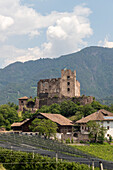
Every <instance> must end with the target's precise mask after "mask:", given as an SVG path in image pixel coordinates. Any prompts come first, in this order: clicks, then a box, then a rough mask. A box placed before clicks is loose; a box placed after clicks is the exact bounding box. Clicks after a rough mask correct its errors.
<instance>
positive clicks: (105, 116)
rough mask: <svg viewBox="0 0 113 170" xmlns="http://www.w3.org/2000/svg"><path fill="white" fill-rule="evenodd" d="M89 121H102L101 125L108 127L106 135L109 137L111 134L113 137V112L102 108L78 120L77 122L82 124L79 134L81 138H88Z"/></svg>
mask: <svg viewBox="0 0 113 170" xmlns="http://www.w3.org/2000/svg"><path fill="white" fill-rule="evenodd" d="M89 121H96V122H98V123H101V125H102V126H103V127H105V128H106V129H107V132H106V134H105V137H107V138H109V136H110V135H111V136H112V137H113V113H111V112H109V111H107V110H104V109H101V110H99V111H97V112H95V113H92V114H91V115H89V116H86V117H84V118H82V119H80V120H78V121H76V123H77V124H79V125H80V133H79V134H78V137H79V139H80V140H84V139H85V140H87V139H88V133H89V132H88V127H87V125H86V124H87V123H88V122H89Z"/></svg>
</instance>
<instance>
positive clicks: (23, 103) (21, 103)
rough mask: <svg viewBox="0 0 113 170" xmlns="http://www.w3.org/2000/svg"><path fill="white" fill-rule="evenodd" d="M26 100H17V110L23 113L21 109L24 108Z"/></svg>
mask: <svg viewBox="0 0 113 170" xmlns="http://www.w3.org/2000/svg"><path fill="white" fill-rule="evenodd" d="M26 104H27V100H24V99H22V100H19V110H21V111H23V107H24V106H26Z"/></svg>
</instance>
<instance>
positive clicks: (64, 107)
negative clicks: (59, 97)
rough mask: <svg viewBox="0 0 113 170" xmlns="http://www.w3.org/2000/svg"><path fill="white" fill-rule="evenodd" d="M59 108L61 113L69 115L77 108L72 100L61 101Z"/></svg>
mask: <svg viewBox="0 0 113 170" xmlns="http://www.w3.org/2000/svg"><path fill="white" fill-rule="evenodd" d="M60 108H61V114H62V115H64V116H66V117H69V116H72V115H74V114H75V112H76V111H77V110H78V105H77V104H75V103H74V102H72V101H63V102H62V103H61V105H60Z"/></svg>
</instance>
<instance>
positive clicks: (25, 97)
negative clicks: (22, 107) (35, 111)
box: [19, 96, 29, 100]
mask: <svg viewBox="0 0 113 170" xmlns="http://www.w3.org/2000/svg"><path fill="white" fill-rule="evenodd" d="M21 99H26V100H27V99H29V97H27V96H24V97H21V98H19V100H21Z"/></svg>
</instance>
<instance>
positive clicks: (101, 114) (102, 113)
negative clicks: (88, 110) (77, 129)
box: [76, 109, 113, 123]
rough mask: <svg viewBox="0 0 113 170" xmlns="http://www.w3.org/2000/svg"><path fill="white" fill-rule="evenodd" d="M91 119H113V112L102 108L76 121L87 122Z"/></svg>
mask: <svg viewBox="0 0 113 170" xmlns="http://www.w3.org/2000/svg"><path fill="white" fill-rule="evenodd" d="M91 120H97V121H105V120H113V113H111V112H109V111H107V110H104V109H101V110H99V111H97V112H95V113H92V114H91V115H89V116H86V117H84V118H82V119H80V120H78V121H76V123H87V122H89V121H91Z"/></svg>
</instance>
